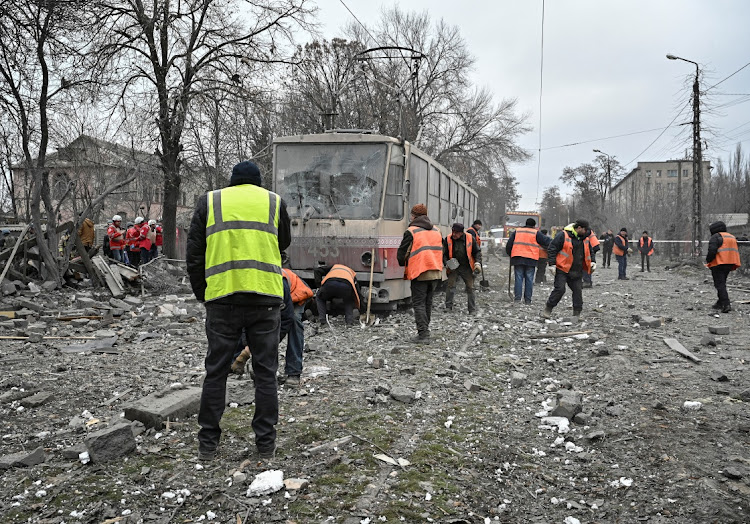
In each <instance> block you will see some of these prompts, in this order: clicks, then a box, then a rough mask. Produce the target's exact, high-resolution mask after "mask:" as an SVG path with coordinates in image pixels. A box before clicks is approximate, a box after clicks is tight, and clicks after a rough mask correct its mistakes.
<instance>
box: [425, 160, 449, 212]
mask: <svg viewBox="0 0 750 524" xmlns="http://www.w3.org/2000/svg"><path fill="white" fill-rule="evenodd" d="M427 215H428V216H429V217H430V218H431V219H432V221H433V223H435V221H437V220H438V219H439V217H440V216H441V215H440V171H438V170H437V169H436V168H435V166H430V187H429V195H428V196H427ZM439 222H440V223H441V224H447V223H448V222H447V221H443V220H440V221H439Z"/></svg>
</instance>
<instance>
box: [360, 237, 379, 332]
mask: <svg viewBox="0 0 750 524" xmlns="http://www.w3.org/2000/svg"><path fill="white" fill-rule="evenodd" d="M374 271H375V250H374V249H373V250H372V251H371V256H370V286H369V287H368V288H367V314H366V315H364V318H363V316H362V315H360V317H359V319H360V321H362V320H364V322H365V323H364V325H365V326H371V325H372V324H374V323H375V318H374V317H370V305H371V304H372V277H373V272H374Z"/></svg>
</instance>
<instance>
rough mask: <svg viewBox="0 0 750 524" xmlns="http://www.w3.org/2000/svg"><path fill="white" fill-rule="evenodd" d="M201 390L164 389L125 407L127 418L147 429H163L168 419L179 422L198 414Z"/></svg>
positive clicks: (188, 388)
mask: <svg viewBox="0 0 750 524" xmlns="http://www.w3.org/2000/svg"><path fill="white" fill-rule="evenodd" d="M200 402H201V388H197V387H187V388H184V389H164V390H161V391H158V392H156V393H152V394H151V395H148V396H146V397H143V398H142V399H139V400H137V401H135V402H133V403H131V404H129V405H127V406H126V407H125V418H126V419H128V420H139V421H141V422H143V424H144V425H145V426H146V427H147V428H156V429H161V428H163V427H164V424H165V423H166V421H167V419H169V420H172V421H174V420H177V419H183V418H187V417H189V416H191V415H195V414H196V413H198V409H199V408H200Z"/></svg>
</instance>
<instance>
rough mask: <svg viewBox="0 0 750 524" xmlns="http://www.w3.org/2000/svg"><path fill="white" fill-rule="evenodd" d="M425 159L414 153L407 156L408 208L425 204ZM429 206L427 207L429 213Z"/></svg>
mask: <svg viewBox="0 0 750 524" xmlns="http://www.w3.org/2000/svg"><path fill="white" fill-rule="evenodd" d="M427 177H428V175H427V161H426V160H424V159H422V158H419V157H418V156H416V155H411V156H410V157H409V209H411V208H412V207H413V206H415V205H417V204H424V205H427V182H428V180H427ZM429 211H430V208H429V207H428V208H427V212H428V214H429Z"/></svg>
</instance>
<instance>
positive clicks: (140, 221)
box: [135, 217, 143, 224]
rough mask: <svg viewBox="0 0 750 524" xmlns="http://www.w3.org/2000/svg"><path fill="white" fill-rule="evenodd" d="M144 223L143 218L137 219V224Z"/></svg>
mask: <svg viewBox="0 0 750 524" xmlns="http://www.w3.org/2000/svg"><path fill="white" fill-rule="evenodd" d="M142 222H143V217H135V223H136V224H141V223H142Z"/></svg>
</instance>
